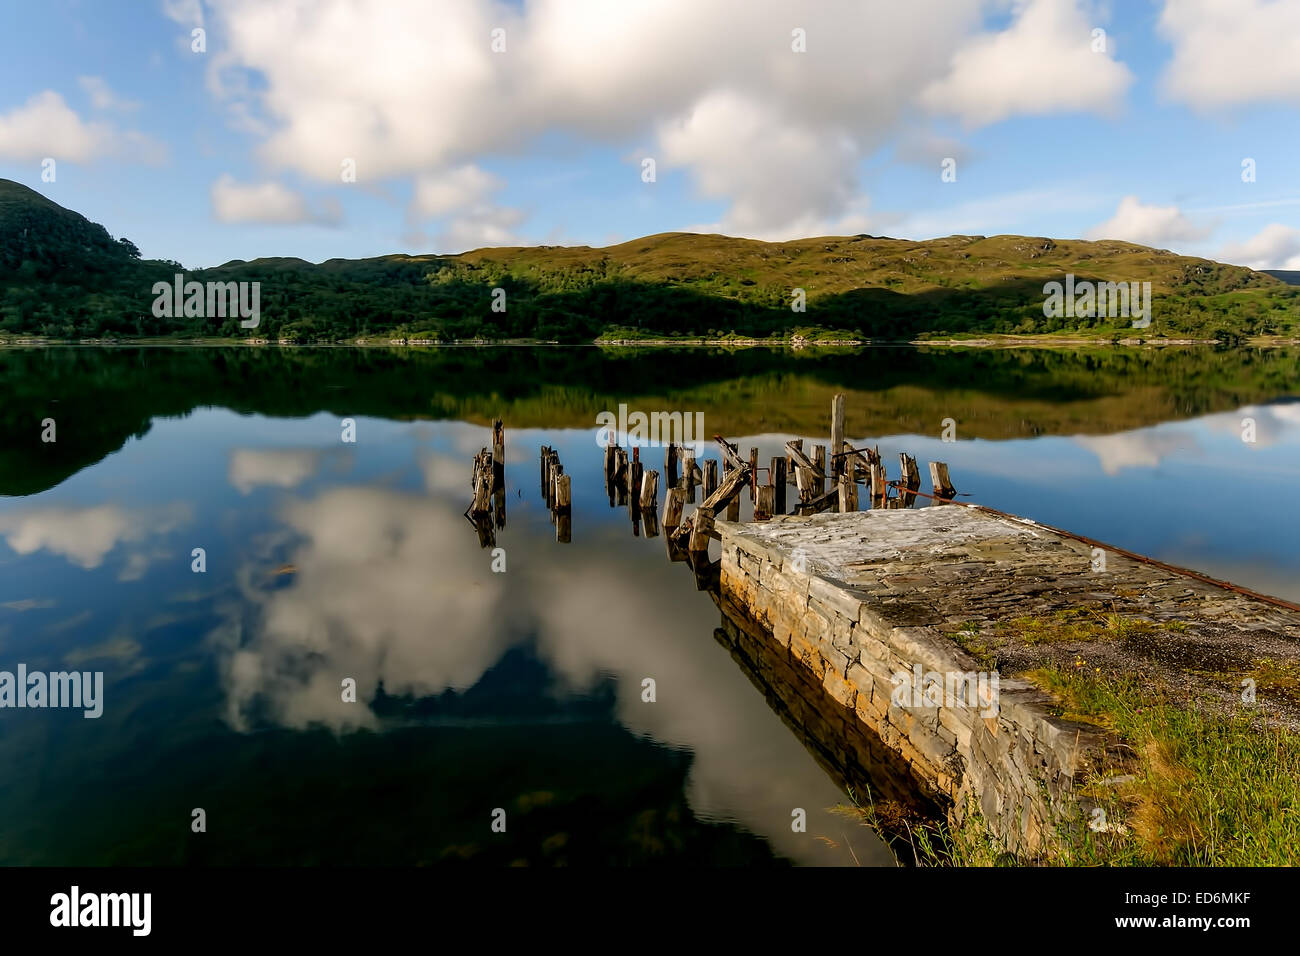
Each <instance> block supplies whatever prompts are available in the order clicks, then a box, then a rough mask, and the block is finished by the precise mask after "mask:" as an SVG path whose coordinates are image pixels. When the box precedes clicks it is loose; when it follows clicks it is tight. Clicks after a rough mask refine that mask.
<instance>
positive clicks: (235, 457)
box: [228, 448, 321, 495]
mask: <svg viewBox="0 0 1300 956" xmlns="http://www.w3.org/2000/svg"><path fill="white" fill-rule="evenodd" d="M320 457H321V455H320V452H317V451H312V450H310V449H301V450H293V449H274V448H236V449H235V450H233V451H232V452H231V453H230V468H229V474H228V478H229V480H230V483H231V484H232V485H234V486H235V487H236V488H238V489H239V493H240V494H244V495H246V494H248V493H249V492H250V491H252V490H253V489H254V488H257V487H260V486H262V485H268V486H270V487H273V488H295V487H297V486H298V485H300V484H302V482H304V481H306V480H307V479H308V478H310V477H311V476H312V475H314V474H315V473H316V469H317V467H318V466H319V464H320Z"/></svg>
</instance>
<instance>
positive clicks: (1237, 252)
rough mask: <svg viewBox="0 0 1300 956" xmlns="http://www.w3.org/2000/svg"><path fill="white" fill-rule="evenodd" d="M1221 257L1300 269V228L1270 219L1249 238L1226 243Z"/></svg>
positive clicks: (1262, 266)
mask: <svg viewBox="0 0 1300 956" xmlns="http://www.w3.org/2000/svg"><path fill="white" fill-rule="evenodd" d="M1218 258H1219V259H1221V260H1223V261H1224V262H1235V263H1237V264H1239V265H1243V266H1248V267H1250V268H1251V269H1300V229H1295V228H1293V227H1291V226H1284V225H1282V224H1281V223H1280V222H1274V223H1270V224H1269V225H1267V226H1265V227H1264V228H1263V229H1261V230H1260V231H1259V232H1258V233H1256V234H1255V235H1253V236H1251V237H1250V238H1249V239H1247V240H1246V241H1245V242H1236V243H1228V244H1227V245H1225V246H1224V247H1223V250H1222V251H1221V252H1220V253H1219V255H1218Z"/></svg>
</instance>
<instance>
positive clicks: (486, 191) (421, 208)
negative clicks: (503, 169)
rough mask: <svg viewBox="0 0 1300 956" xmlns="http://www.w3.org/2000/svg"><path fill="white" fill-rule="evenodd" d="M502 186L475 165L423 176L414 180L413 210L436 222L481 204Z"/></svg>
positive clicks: (489, 174)
mask: <svg viewBox="0 0 1300 956" xmlns="http://www.w3.org/2000/svg"><path fill="white" fill-rule="evenodd" d="M501 186H502V182H501V180H500V179H498V178H497V177H496V176H493V175H492V174H491V173H489V172H485V171H484V170H482V169H479V168H478V167H477V166H474V165H466V166H460V167H457V168H456V169H451V170H447V171H446V172H444V173H441V174H436V175H435V174H424V175H421V176H419V177H417V178H416V180H415V198H414V200H413V201H412V207H413V210H414V211H415V213H416V214H417V215H420V216H424V217H427V218H430V219H437V218H438V217H440V216H445V215H447V214H448V213H451V212H456V211H457V210H461V209H465V208H466V207H469V206H477V205H480V204H482V203H483V202H485V201H486V200H487V199H488V197H490V196H491V195H492V194H493V193H494V192H496V191H497V190H499V189H500V188H501Z"/></svg>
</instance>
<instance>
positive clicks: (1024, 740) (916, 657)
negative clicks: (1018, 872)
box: [717, 507, 1101, 857]
mask: <svg viewBox="0 0 1300 956" xmlns="http://www.w3.org/2000/svg"><path fill="white" fill-rule="evenodd" d="M717 527H718V530H719V532H720V533H721V537H722V563H721V591H722V596H723V600H727V601H730V602H731V603H732V604H733V605H734V606H737V607H739V608H742V609H743V610H744V611H745V613H746V614H748V615H749V617H750V618H751V619H752V620H753V621H754V623H755V624H757V625H758V626H759V627H761V628H762V629H763V632H764V633H766V634H768V635H770V639H771V640H772V641H773V642H774V644H775V645H777V646H779V647H781V648H784V649H787V650H788V652H789V654H790V656H791V658H792V659H793V660H794V661H797V662H798V663H799V664H801V665H802V666H803V667H804V668H806V669H807V670H808V671H809V672H810V674H811V676H812V677H813V678H814V679H815V680H816V681H818V682H820V684H821V687H822V689H823V691H824V693H825V694H826V695H828V696H829V697H830V698H831V699H833V700H834V701H836V702H837V703H838V705H839V706H840V707H842V708H843V712H844V713H845V714H846V715H851V716H852V717H853V718H855V719H856V722H857V724H858V726H859V727H860V729H862V730H863V731H865V732H867V733H868V734H870V735H872V736H873V737H874V738H876V739H878V740H879V741H880V743H881V744H882V745H883V747H884V748H885V749H886V750H887V751H888V752H890V753H892V754H894V755H896V757H897V759H898V760H900V761H902V762H903V763H904V764H905V765H906V767H907V768H908V770H909V772H910V775H911V776H912V778H913V779H914V780H915V781H916V782H917V783H918V785H919V786H921V787H922V788H923V789H924V791H925V793H924V796H925V797H926V798H927V799H928V800H929V801H931V802H933V803H934V804H936V805H938V806H939V807H940V808H942V809H943V810H945V811H946V812H947V813H948V815H949V817H950V819H951V820H952V821H953V822H954V823H959V822H961V821H962V820H963V819H964V817H965V816H966V814H968V813H970V812H972V811H978V812H979V813H980V814H981V815H982V817H983V819H984V821H985V822H986V823H987V825H988V826H989V828H990V829H991V830H992V832H993V833H995V834H996V835H997V836H998V837H999V838H1000V839H1001V840H1002V841H1003V842H1004V844H1005V846H1006V848H1007V849H1008V850H1009V851H1011V852H1014V853H1016V854H1018V855H1021V856H1026V857H1032V856H1035V855H1038V854H1039V853H1040V852H1041V851H1042V850H1043V849H1044V848H1045V845H1046V843H1047V841H1050V840H1052V839H1054V838H1055V835H1056V833H1057V827H1058V826H1060V825H1063V824H1066V825H1068V824H1070V823H1071V822H1072V821H1073V822H1077V821H1078V820H1079V817H1080V808H1079V805H1078V804H1077V803H1076V802H1075V799H1074V796H1073V791H1074V786H1075V779H1076V776H1077V775H1078V774H1079V773H1080V771H1081V770H1082V769H1083V768H1084V767H1085V766H1086V765H1087V763H1088V761H1089V759H1090V755H1092V754H1095V753H1096V751H1097V749H1098V748H1099V747H1100V744H1101V739H1100V738H1099V737H1098V736H1097V735H1096V734H1095V733H1093V732H1092V731H1091V730H1090V729H1088V728H1087V727H1085V726H1082V725H1078V724H1072V723H1069V722H1066V721H1063V720H1060V719H1054V718H1052V717H1050V716H1049V714H1048V709H1047V708H1048V706H1049V705H1050V704H1051V700H1050V698H1049V697H1048V696H1047V695H1046V694H1044V693H1043V692H1041V691H1039V690H1038V689H1037V688H1035V687H1034V686H1033V685H1031V684H1029V683H1027V682H1024V681H1020V680H1014V679H1010V678H1003V677H1001V676H1000V675H997V678H996V683H995V682H994V675H988V674H985V675H983V677H982V678H981V674H980V665H979V663H978V662H977V661H976V660H975V659H974V658H973V657H972V656H971V655H969V654H967V653H966V652H965V651H963V650H962V649H961V647H960V646H958V645H957V644H955V643H954V642H953V640H952V639H951V638H950V637H948V636H947V635H946V633H945V630H946V628H945V626H944V625H945V624H946V622H944V621H941V620H936V619H935V615H934V613H933V610H932V607H931V606H928V605H927V603H926V602H924V601H921V600H919V599H918V598H919V597H920V595H918V593H917V584H918V582H916V581H913V580H908V577H909V575H908V574H907V571H908V570H909V567H908V565H907V562H906V560H904V561H903V562H902V564H901V565H900V562H899V559H900V558H903V557H904V556H907V555H913V556H914V555H916V554H918V552H921V551H924V550H926V548H927V547H928V542H931V541H933V540H937V539H940V538H941V539H942V540H943V541H944V542H945V544H946V545H949V546H951V545H952V544H953V543H954V542H959V543H963V544H965V545H967V546H970V545H976V546H980V545H983V546H986V547H991V548H993V549H994V550H996V549H997V548H1002V547H1007V546H1011V547H1019V548H1024V547H1031V546H1032V543H1033V538H1034V535H1033V533H1032V532H1024V531H1022V530H1021V529H1018V528H1016V527H1015V526H1014V525H1011V524H1009V523H1003V522H997V523H996V525H995V526H991V525H990V524H989V521H988V519H987V518H985V517H984V516H982V515H978V514H976V513H972V512H965V511H964V510H963V509H958V508H956V507H947V508H931V509H922V510H919V511H880V512H861V513H857V514H845V515H823V516H818V517H814V518H793V517H783V518H777V519H774V520H773V521H772V522H768V523H764V524H743V525H742V524H734V523H727V522H718V525H717ZM958 563H962V562H958ZM882 565H883V566H886V567H888V569H889V570H890V571H891V572H892V574H889V575H884V576H875V580H863V578H864V577H867V578H870V577H872V576H871V575H865V576H864V575H863V574H861V573H855V571H856V572H861V571H863V570H865V569H868V568H871V567H880V566H882ZM973 570H974V568H970V567H967V568H961V567H957V566H954V563H953V562H951V561H949V562H948V563H947V571H949V572H951V574H952V575H953V576H952V578H951V579H950V581H949V582H948V583H946V584H945V583H938V584H935V583H934V582H930V586H931V587H941V588H942V587H949V588H951V587H953V586H958V587H959V586H960V580H961V577H962V575H963V574H965V576H966V577H967V579H968V580H969V579H970V577H971V572H972V571H973ZM846 579H848V580H846ZM947 629H948V630H950V629H951V628H947ZM936 681H937V683H936ZM981 681H982V683H981ZM981 690H982V691H983V694H982V695H981ZM989 691H992V694H990V693H989ZM900 704H901V706H900Z"/></svg>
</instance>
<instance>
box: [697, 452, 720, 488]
mask: <svg viewBox="0 0 1300 956" xmlns="http://www.w3.org/2000/svg"><path fill="white" fill-rule="evenodd" d="M717 490H718V463H717V462H716V461H714V460H713V459H712V458H710V459H709V460H708V461H706V462H705V463H704V487H703V489H702V490H701V492H700V493H701V494H702V495H704V497H705V498H707V497H709V495H711V494H713V493H714V492H715V491H717Z"/></svg>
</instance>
